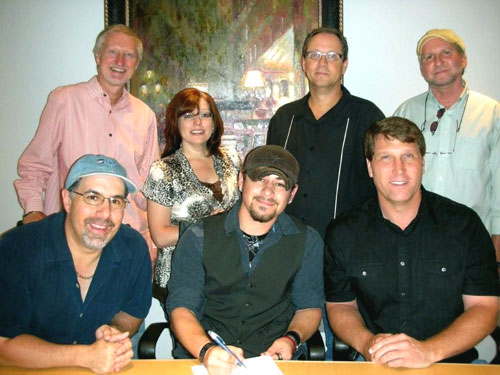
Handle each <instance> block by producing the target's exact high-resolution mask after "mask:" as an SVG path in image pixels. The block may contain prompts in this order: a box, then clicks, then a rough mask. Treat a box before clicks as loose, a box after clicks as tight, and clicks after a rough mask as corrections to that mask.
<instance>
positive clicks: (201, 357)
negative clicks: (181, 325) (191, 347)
mask: <svg viewBox="0 0 500 375" xmlns="http://www.w3.org/2000/svg"><path fill="white" fill-rule="evenodd" d="M212 346H217V344H216V343H214V342H207V343H206V344H205V345H203V348H201V350H200V354H199V355H198V359H199V360H200V362H201V363H203V361H204V360H205V354H207V352H208V349H210V348H211V347H212Z"/></svg>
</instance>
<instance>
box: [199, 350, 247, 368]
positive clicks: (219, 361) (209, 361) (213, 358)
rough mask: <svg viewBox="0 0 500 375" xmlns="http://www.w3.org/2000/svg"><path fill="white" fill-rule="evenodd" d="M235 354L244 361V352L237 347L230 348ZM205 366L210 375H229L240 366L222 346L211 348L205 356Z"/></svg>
mask: <svg viewBox="0 0 500 375" xmlns="http://www.w3.org/2000/svg"><path fill="white" fill-rule="evenodd" d="M229 348H230V349H231V350H232V351H233V353H234V354H236V355H237V356H238V358H239V359H240V360H241V361H243V360H244V359H245V357H243V350H242V349H240V348H237V347H235V346H229ZM204 365H205V367H206V368H207V371H208V373H209V374H210V375H228V374H231V372H232V371H233V369H234V368H236V367H237V366H238V363H237V362H236V359H235V358H234V357H233V356H232V355H231V354H229V353H228V352H226V351H225V350H224V349H222V348H221V347H220V346H213V347H211V348H210V349H209V350H208V352H207V353H206V354H205V361H204Z"/></svg>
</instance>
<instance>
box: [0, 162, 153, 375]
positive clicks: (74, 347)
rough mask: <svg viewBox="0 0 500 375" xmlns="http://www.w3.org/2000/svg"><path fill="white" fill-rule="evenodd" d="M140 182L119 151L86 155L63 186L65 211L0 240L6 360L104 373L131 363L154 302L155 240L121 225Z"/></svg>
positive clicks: (2, 354)
mask: <svg viewBox="0 0 500 375" xmlns="http://www.w3.org/2000/svg"><path fill="white" fill-rule="evenodd" d="M134 191H136V187H135V185H134V184H133V182H132V181H131V180H129V179H128V178H127V174H126V172H125V169H124V168H123V167H122V166H121V165H120V164H119V163H118V162H117V161H116V160H115V159H112V158H108V157H105V156H103V155H86V156H83V157H82V158H80V159H79V160H78V161H77V162H76V163H75V164H74V165H73V167H72V168H71V170H70V172H69V175H68V178H67V180H66V186H65V189H63V191H62V201H63V204H64V209H65V212H61V213H58V214H53V215H51V216H48V217H47V218H46V219H44V220H41V221H38V222H36V223H32V224H27V225H24V226H22V227H20V228H17V229H15V230H13V231H11V232H8V233H6V234H5V235H4V236H3V238H2V239H1V241H0V285H1V286H2V287H1V288H0V300H1V301H2V303H1V305H0V365H11V366H21V367H30V368H50V367H65V366H81V367H86V368H89V369H91V370H93V371H95V372H98V373H105V372H106V373H107V372H113V371H119V370H120V369H121V368H123V367H124V366H125V365H127V364H128V363H129V362H130V359H131V357H132V354H133V353H132V344H131V341H130V338H129V337H130V336H131V335H133V334H134V333H135V332H136V331H137V328H138V327H139V325H140V323H141V322H142V320H143V318H144V317H145V316H146V315H147V313H148V311H149V307H150V304H151V263H150V261H149V254H148V248H147V245H146V242H145V241H144V239H143V238H142V237H141V235H140V234H139V233H138V232H136V231H135V230H134V229H132V228H130V227H128V226H125V225H121V222H122V219H123V210H124V208H125V206H126V204H127V200H126V196H127V194H128V192H134Z"/></svg>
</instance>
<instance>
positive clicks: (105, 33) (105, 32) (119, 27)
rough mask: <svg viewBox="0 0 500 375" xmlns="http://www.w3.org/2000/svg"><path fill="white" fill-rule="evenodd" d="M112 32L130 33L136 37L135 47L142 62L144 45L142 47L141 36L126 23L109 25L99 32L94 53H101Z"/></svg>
mask: <svg viewBox="0 0 500 375" xmlns="http://www.w3.org/2000/svg"><path fill="white" fill-rule="evenodd" d="M112 33H123V34H126V35H129V36H131V37H132V38H134V40H135V49H136V52H137V57H138V61H139V62H140V61H141V60H142V52H143V47H142V41H141V40H140V39H139V36H138V35H137V34H136V32H135V31H134V30H132V29H131V28H129V27H127V26H125V25H120V24H117V25H109V26H107V27H106V28H105V29H104V30H102V31H101V32H100V33H99V35H97V38H96V40H95V44H94V49H93V50H92V52H94V54H97V55H99V54H100V53H101V49H102V45H103V44H104V41H105V40H106V38H107V37H108V36H109V35H110V34H112Z"/></svg>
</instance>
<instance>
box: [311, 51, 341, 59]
mask: <svg viewBox="0 0 500 375" xmlns="http://www.w3.org/2000/svg"><path fill="white" fill-rule="evenodd" d="M323 56H325V57H326V59H327V60H328V61H339V60H341V59H342V57H344V55H342V54H341V53H337V52H333V51H330V52H320V51H309V52H306V57H307V58H309V59H311V60H315V61H318V60H320V59H321V58H322V57H323Z"/></svg>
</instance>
